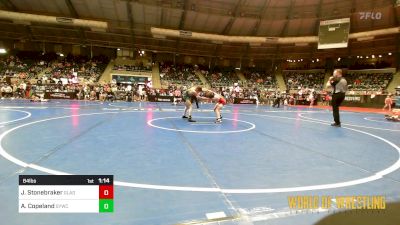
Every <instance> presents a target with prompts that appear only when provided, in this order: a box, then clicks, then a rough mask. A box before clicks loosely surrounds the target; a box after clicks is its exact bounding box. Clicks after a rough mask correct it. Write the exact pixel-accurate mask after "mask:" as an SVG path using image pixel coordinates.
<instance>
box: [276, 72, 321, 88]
mask: <svg viewBox="0 0 400 225" xmlns="http://www.w3.org/2000/svg"><path fill="white" fill-rule="evenodd" d="M283 76H284V79H285V83H286V88H287V89H288V90H298V89H301V88H309V89H315V90H322V89H323V87H324V78H325V73H324V72H322V71H321V72H316V71H284V72H283Z"/></svg>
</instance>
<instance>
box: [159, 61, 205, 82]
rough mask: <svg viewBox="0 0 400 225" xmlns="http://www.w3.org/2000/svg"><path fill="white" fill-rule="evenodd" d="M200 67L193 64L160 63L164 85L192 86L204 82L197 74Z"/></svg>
mask: <svg viewBox="0 0 400 225" xmlns="http://www.w3.org/2000/svg"><path fill="white" fill-rule="evenodd" d="M197 70H198V68H196V66H192V65H174V64H172V63H163V62H162V63H160V78H161V84H162V85H170V84H173V85H185V86H192V85H196V84H202V82H201V81H200V79H199V77H198V76H197V75H196V71H197Z"/></svg>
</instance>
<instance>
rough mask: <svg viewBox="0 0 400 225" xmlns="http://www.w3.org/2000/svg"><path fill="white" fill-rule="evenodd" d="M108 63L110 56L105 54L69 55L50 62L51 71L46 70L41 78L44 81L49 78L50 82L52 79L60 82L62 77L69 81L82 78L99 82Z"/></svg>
mask: <svg viewBox="0 0 400 225" xmlns="http://www.w3.org/2000/svg"><path fill="white" fill-rule="evenodd" d="M107 63H108V58H106V57H104V56H98V57H93V58H92V59H88V58H87V57H81V56H78V57H74V56H67V57H66V58H64V59H61V60H54V61H52V62H50V63H49V68H50V71H48V72H46V73H45V74H44V76H43V77H41V79H42V80H43V81H44V82H46V81H47V80H49V82H50V83H51V82H52V80H53V81H54V82H58V81H59V80H60V79H62V78H63V79H67V80H68V81H71V80H73V79H74V78H75V79H76V78H80V79H85V80H87V81H89V82H97V81H98V80H99V78H100V76H101V75H102V73H103V71H104V69H105V67H106V66H107ZM76 82H77V81H76ZM76 82H74V83H76Z"/></svg>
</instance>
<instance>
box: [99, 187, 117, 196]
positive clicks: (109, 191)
mask: <svg viewBox="0 0 400 225" xmlns="http://www.w3.org/2000/svg"><path fill="white" fill-rule="evenodd" d="M113 198H114V186H113V185H100V186H99V199H113Z"/></svg>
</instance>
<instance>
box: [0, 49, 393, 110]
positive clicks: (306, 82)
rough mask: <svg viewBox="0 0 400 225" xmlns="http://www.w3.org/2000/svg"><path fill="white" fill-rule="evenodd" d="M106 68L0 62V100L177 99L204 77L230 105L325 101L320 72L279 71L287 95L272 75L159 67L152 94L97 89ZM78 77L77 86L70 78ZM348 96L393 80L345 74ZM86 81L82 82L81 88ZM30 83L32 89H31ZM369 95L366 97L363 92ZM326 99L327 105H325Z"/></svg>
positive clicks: (100, 64) (129, 87) (69, 60)
mask: <svg viewBox="0 0 400 225" xmlns="http://www.w3.org/2000/svg"><path fill="white" fill-rule="evenodd" d="M107 63H108V58H106V57H94V58H92V59H89V58H87V57H83V56H75V57H74V56H67V57H65V58H62V57H58V56H57V57H56V56H54V55H53V56H48V55H44V56H43V57H38V58H35V59H34V60H32V59H26V58H24V57H19V56H17V55H9V56H5V57H2V58H0V78H1V80H0V97H2V98H8V97H13V98H31V96H37V95H40V94H43V93H44V92H68V93H75V96H76V98H77V99H85V100H100V101H105V100H109V101H113V100H126V101H134V100H146V96H150V95H159V96H175V97H180V96H181V95H182V93H183V92H184V91H185V90H186V88H188V87H190V86H193V85H203V84H202V82H201V81H200V79H199V76H198V74H196V73H202V74H203V75H204V77H205V78H206V79H207V81H208V83H209V84H211V88H212V89H213V90H214V91H216V92H217V93H220V94H222V95H224V96H225V97H226V98H227V99H228V101H229V102H233V99H234V98H252V99H257V102H259V103H264V104H276V100H277V99H279V101H281V102H282V103H286V104H296V101H297V102H299V101H311V100H313V99H315V98H316V96H317V95H321V96H322V100H323V101H328V97H326V96H327V93H326V92H324V78H325V71H324V70H314V71H312V70H310V71H283V77H284V80H285V82H286V86H287V89H288V92H286V93H282V92H281V91H280V90H279V88H278V87H277V81H276V77H275V75H273V74H270V73H267V72H263V71H257V70H256V69H247V70H245V71H244V72H243V75H244V76H245V78H246V80H247V81H246V82H241V81H240V79H239V77H238V75H237V74H236V71H235V70H234V68H213V70H212V71H211V70H209V69H208V68H206V67H202V66H196V65H194V66H193V65H174V64H172V63H168V62H165V63H163V62H161V63H160V64H159V65H160V78H161V84H162V85H163V89H154V88H152V87H151V85H149V84H136V83H130V84H128V83H123V84H122V83H116V82H114V83H113V82H111V83H106V84H105V83H99V82H98V80H99V77H100V76H101V74H102V72H103V71H104V69H105V67H106V65H107ZM142 69H144V70H150V69H151V67H143V65H139V66H126V65H117V66H114V70H125V71H134V70H142ZM76 77H79V80H74V78H76ZM344 77H345V78H346V79H347V81H348V84H349V90H350V91H351V93H353V94H356V93H358V92H357V91H364V92H362V93H367V94H368V93H369V94H370V93H372V92H374V93H381V92H382V90H385V89H386V88H387V86H388V84H389V83H390V82H391V80H392V79H393V73H382V72H374V73H371V72H370V73H367V72H360V71H357V72H354V71H349V72H347V73H345V75H344ZM82 80H84V81H85V82H82ZM31 82H32V83H31ZM366 91H368V92H366ZM325 97H326V99H325Z"/></svg>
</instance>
